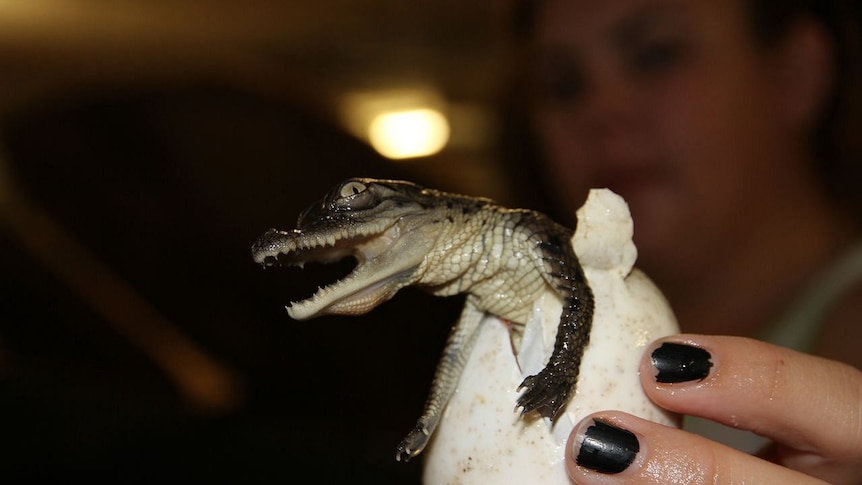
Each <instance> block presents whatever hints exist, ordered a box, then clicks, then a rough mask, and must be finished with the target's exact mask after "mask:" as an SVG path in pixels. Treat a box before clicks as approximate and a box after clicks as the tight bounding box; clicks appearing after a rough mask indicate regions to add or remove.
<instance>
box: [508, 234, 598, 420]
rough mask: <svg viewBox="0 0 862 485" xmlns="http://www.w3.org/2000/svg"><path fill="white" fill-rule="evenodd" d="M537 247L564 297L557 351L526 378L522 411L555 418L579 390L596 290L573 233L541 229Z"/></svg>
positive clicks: (551, 281) (548, 275)
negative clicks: (577, 252) (572, 241)
mask: <svg viewBox="0 0 862 485" xmlns="http://www.w3.org/2000/svg"><path fill="white" fill-rule="evenodd" d="M535 235H536V237H537V238H538V242H537V247H538V248H540V252H541V254H542V256H541V258H540V260H541V265H542V267H543V268H544V272H543V276H544V277H545V280H546V281H547V282H548V284H549V285H550V286H551V287H553V288H554V289H555V290H556V292H557V294H558V295H559V296H560V297H561V298H562V300H563V312H562V314H561V315H560V323H559V325H558V327H557V336H556V339H555V340H554V350H553V352H552V353H551V357H550V359H549V360H548V363H547V364H546V365H545V367H544V368H543V369H542V370H541V371H540V372H539V373H538V374H536V375H532V376H529V377H527V378H526V379H524V381H523V382H522V383H521V385H520V386H518V390H521V389H523V388H526V391H524V393H523V394H521V396H520V397H519V398H518V406H519V407H521V413H522V414H526V413H529V412H531V411H539V412H540V413H541V414H542V415H543V416H546V417H549V418H551V421H555V420H556V418H557V415H558V414H559V412H560V411H561V410H562V409H563V408H564V407H565V405H566V404H568V402H569V399H571V393H572V392H573V391H574V390H575V385H576V384H577V381H578V374H579V373H580V368H581V357H582V356H583V354H584V349H585V348H586V346H587V344H588V343H589V340H590V329H591V327H592V321H593V310H594V301H593V293H592V291H591V290H590V287H589V285H588V284H587V280H586V277H585V276H584V272H583V270H582V269H581V266H580V263H579V262H578V259H577V256H576V255H575V252H574V250H573V249H572V247H571V245H570V244H569V242H568V239H569V235H568V234H565V233H556V232H555V231H554V230H537V231H536V233H535Z"/></svg>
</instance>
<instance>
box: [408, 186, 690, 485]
mask: <svg viewBox="0 0 862 485" xmlns="http://www.w3.org/2000/svg"><path fill="white" fill-rule="evenodd" d="M631 238H632V221H631V216H630V214H629V210H628V206H627V205H626V203H625V201H623V199H622V198H621V197H619V196H618V195H616V194H614V193H613V192H611V191H609V190H607V189H596V190H593V191H591V192H590V196H589V197H588V199H587V202H586V203H585V204H584V206H583V207H581V209H579V210H578V228H577V230H576V232H575V235H574V237H573V240H572V243H573V245H574V247H575V251H576V253H577V254H578V258H579V260H580V263H581V266H582V267H583V269H584V273H585V274H586V277H587V281H588V282H589V284H590V287H591V289H592V291H593V295H594V297H595V313H594V317H593V327H592V331H591V334H590V343H589V345H588V346H587V348H586V350H585V352H584V356H583V360H582V362H581V371H580V376H579V378H578V384H577V390H576V393H575V396H574V397H573V398H572V400H571V401H570V402H569V404H568V406H567V407H566V410H565V412H564V413H563V414H562V415H561V416H560V417H559V419H558V420H557V422H556V423H555V424H554V425H553V426H551V423H550V421H549V420H547V419H545V418H541V417H537V416H535V415H534V414H531V415H527V416H521V414H520V410H518V409H516V408H515V403H516V402H517V399H518V396H519V394H520V393H519V392H518V391H517V388H518V385H519V384H520V383H521V381H522V380H523V379H524V377H526V376H528V375H531V374H535V373H536V372H538V371H539V370H540V369H541V368H542V367H543V366H544V365H545V363H546V362H547V359H548V357H549V356H550V354H551V350H552V349H553V344H554V336H555V335H556V331H557V324H558V323H559V316H560V312H561V309H562V305H561V302H560V300H559V298H558V297H557V296H556V295H555V294H554V293H552V292H546V293H545V294H544V295H543V296H542V297H541V298H540V299H539V300H538V301H537V302H535V304H534V308H533V315H532V317H531V318H530V320H529V322H527V324H526V326H525V329H524V335H523V339H522V342H521V347H520V350H519V353H518V355H517V356H515V354H514V352H513V350H512V346H511V341H510V337H509V331H508V327H507V326H506V323H505V322H503V321H502V320H500V319H499V318H496V317H493V316H489V317H487V318H486V319H485V320H484V321H483V323H482V326H481V328H480V334H479V336H478V341H477V343H476V347H475V348H474V350H473V352H472V353H471V355H470V358H469V360H468V362H467V365H466V368H465V371H464V374H463V375H462V376H461V380H460V381H459V385H458V390H457V391H456V392H455V395H454V396H452V399H451V400H450V402H449V404H448V406H447V408H446V411H445V412H444V414H443V418H442V419H441V421H440V424H439V426H438V428H437V431H436V432H435V434H434V437H433V438H432V440H431V443H430V444H429V446H428V448H427V449H426V450H425V452H424V455H425V470H424V481H425V483H428V484H443V483H447V484H455V483H457V484H469V483H477V484H487V483H543V484H553V483H561V484H568V483H572V482H571V481H570V480H569V477H568V475H567V474H566V471H565V465H564V455H565V451H564V446H565V442H566V440H567V438H568V435H569V432H570V431H571V429H572V427H573V426H574V425H575V424H576V423H577V422H579V421H580V420H581V419H582V418H583V417H584V416H586V415H588V414H590V413H592V412H595V411H600V410H607V409H616V410H622V411H625V412H629V413H632V414H635V415H638V416H641V417H644V418H646V419H650V420H652V421H656V422H659V423H663V424H667V425H672V426H678V425H679V418H678V417H677V416H675V415H672V414H670V413H667V412H665V411H663V410H661V409H659V408H658V407H656V406H655V405H653V404H652V402H651V401H650V400H649V399H648V398H647V397H646V395H645V394H644V392H643V390H642V389H641V386H640V380H639V378H638V367H639V363H640V359H641V356H642V354H643V349H644V347H645V346H646V345H647V344H649V343H650V342H651V341H653V340H654V339H656V338H658V337H661V336H664V335H669V334H673V333H677V332H678V331H679V329H678V327H677V324H676V320H675V318H674V316H673V314H672V312H671V310H670V308H669V307H668V304H667V302H666V300H665V298H664V297H663V296H662V295H661V293H660V292H659V291H658V289H657V288H656V287H655V285H653V283H652V282H651V281H650V280H649V278H647V277H646V276H645V275H644V274H643V273H642V272H640V271H639V270H637V269H634V268H633V267H632V265H633V264H634V261H635V259H636V257H637V251H636V249H635V246H634V243H632V239H631Z"/></svg>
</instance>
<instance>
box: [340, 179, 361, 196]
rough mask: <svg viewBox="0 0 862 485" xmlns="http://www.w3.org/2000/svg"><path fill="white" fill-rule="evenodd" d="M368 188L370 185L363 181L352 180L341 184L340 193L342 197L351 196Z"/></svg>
mask: <svg viewBox="0 0 862 485" xmlns="http://www.w3.org/2000/svg"><path fill="white" fill-rule="evenodd" d="M367 188H368V186H366V185H365V184H363V183H362V182H356V181H351V182H347V183H346V184H344V185H342V186H341V190H339V192H338V195H339V196H341V197H350V196H351V195H356V194H358V193H360V192H365V190H366V189H367Z"/></svg>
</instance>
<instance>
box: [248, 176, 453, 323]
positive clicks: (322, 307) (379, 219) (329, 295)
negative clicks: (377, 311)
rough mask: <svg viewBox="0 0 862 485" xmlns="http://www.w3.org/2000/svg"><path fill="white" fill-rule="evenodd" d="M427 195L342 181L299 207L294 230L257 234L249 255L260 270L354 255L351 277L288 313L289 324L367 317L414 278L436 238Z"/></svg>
mask: <svg viewBox="0 0 862 485" xmlns="http://www.w3.org/2000/svg"><path fill="white" fill-rule="evenodd" d="M433 193H435V192H434V191H431V190H428V189H424V188H422V187H419V186H417V185H415V184H412V183H410V182H401V181H392V180H374V179H362V178H355V179H350V180H347V181H345V182H343V183H341V184H340V185H338V186H336V187H335V188H333V189H332V190H331V191H330V192H329V193H328V194H327V195H326V197H324V198H323V199H322V200H320V201H318V202H316V203H314V204H312V205H311V206H310V207H309V208H308V209H306V210H305V211H304V212H303V213H302V214H301V215H300V216H299V220H298V221H297V225H296V229H294V230H292V231H279V230H276V229H270V230H269V231H267V232H266V233H264V234H263V235H262V236H260V238H258V240H257V241H256V242H255V243H254V245H253V246H252V256H253V258H254V260H255V261H256V262H257V263H260V264H263V265H264V266H278V265H288V266H300V267H301V266H302V265H303V264H304V263H306V262H321V263H329V262H336V261H339V260H341V259H343V258H344V257H347V256H353V257H354V258H355V259H356V262H357V264H356V266H355V267H354V268H353V270H352V271H351V272H350V274H348V275H347V276H345V277H344V278H342V279H340V280H338V281H336V282H335V283H333V284H331V285H328V286H325V287H323V288H320V289H319V290H318V291H317V292H316V293H315V294H314V295H313V296H312V297H310V298H308V299H306V300H303V301H299V302H293V303H291V305H289V306H288V308H287V311H288V313H289V314H290V316H291V318H294V319H296V320H305V319H308V318H313V317H316V316H320V315H326V314H340V315H358V314H362V313H365V312H368V311H370V310H371V309H372V308H374V307H376V306H377V305H379V304H380V303H383V302H384V301H386V300H388V299H390V298H392V296H394V295H395V293H397V292H398V290H400V289H401V288H403V287H405V286H408V285H411V284H413V283H415V282H416V281H418V280H419V279H420V278H421V275H420V271H419V267H420V265H421V264H422V262H423V260H424V258H425V256H426V254H428V252H429V251H431V249H432V248H433V246H434V244H435V242H436V238H437V231H435V230H434V229H433V225H429V224H427V212H426V211H427V209H428V207H429V205H433V204H434V202H435V197H434V196H433Z"/></svg>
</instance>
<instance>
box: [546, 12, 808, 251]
mask: <svg viewBox="0 0 862 485" xmlns="http://www.w3.org/2000/svg"><path fill="white" fill-rule="evenodd" d="M536 44H537V52H536V56H535V60H536V62H537V67H536V68H535V71H534V73H533V74H534V75H535V79H534V83H533V88H534V93H533V97H534V99H535V102H536V104H535V110H534V120H533V122H534V128H535V129H536V132H537V134H538V136H539V141H540V143H541V145H542V149H543V151H544V152H545V155H546V156H547V158H548V159H549V162H550V166H551V175H552V179H553V180H554V182H553V183H554V184H555V185H556V187H555V189H556V191H557V193H558V194H559V195H560V196H561V200H563V202H564V203H565V204H566V209H567V210H571V211H573V210H574V209H576V208H577V207H578V206H579V205H580V204H581V202H582V201H583V198H584V195H585V193H586V190H587V189H589V188H591V187H608V188H611V189H612V190H614V191H615V192H617V193H618V194H620V195H622V196H623V197H624V198H625V199H626V200H627V202H628V203H629V206H630V209H631V211H632V214H633V217H634V221H635V240H636V242H637V244H638V248H639V252H640V254H641V257H642V258H641V262H642V263H645V265H646V266H651V265H655V264H669V263H670V262H674V263H680V262H683V261H684V260H685V253H686V251H688V250H689V249H690V250H692V251H698V250H699V249H701V250H702V249H707V250H709V248H710V247H711V246H712V247H714V248H715V249H716V250H720V249H721V247H719V245H724V246H727V245H728V243H727V240H728V237H734V235H735V237H739V235H740V234H742V235H745V236H746V237H748V236H747V234H746V230H747V228H748V227H752V226H753V225H755V224H758V219H759V218H760V217H767V216H769V215H770V209H769V206H771V205H772V204H775V203H778V202H780V200H781V197H786V196H789V194H787V193H783V192H787V184H783V183H782V180H781V179H782V177H784V176H785V174H786V173H787V172H788V170H794V168H792V167H791V163H790V162H789V161H788V157H792V154H793V150H794V149H795V148H794V147H795V142H794V141H793V134H792V133H795V132H794V131H793V129H795V128H793V127H791V126H789V123H788V122H787V120H786V119H785V118H786V115H785V112H786V110H785V109H783V108H782V105H781V99H783V98H782V92H781V86H780V85H779V84H778V83H779V81H778V79H779V76H778V75H777V74H776V70H775V68H774V66H773V65H772V63H770V62H769V57H768V56H767V55H766V54H765V52H766V50H765V49H764V48H761V47H758V44H757V42H756V41H755V40H754V38H753V34H752V33H751V31H750V27H749V24H748V23H747V19H746V17H745V11H744V10H743V6H742V2H741V1H731V0H697V1H691V0H605V1H600V2H596V1H593V0H548V1H544V2H542V9H541V11H540V12H539V17H538V20H537V35H536ZM797 158H798V157H797ZM799 165H800V167H799V168H798V170H803V168H802V167H801V165H802V164H799ZM775 199H778V200H777V201H776V200H775ZM728 231H731V233H730V234H728ZM698 248H699V249H698Z"/></svg>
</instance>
